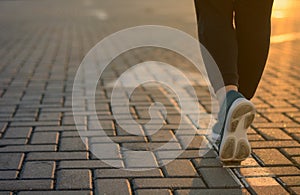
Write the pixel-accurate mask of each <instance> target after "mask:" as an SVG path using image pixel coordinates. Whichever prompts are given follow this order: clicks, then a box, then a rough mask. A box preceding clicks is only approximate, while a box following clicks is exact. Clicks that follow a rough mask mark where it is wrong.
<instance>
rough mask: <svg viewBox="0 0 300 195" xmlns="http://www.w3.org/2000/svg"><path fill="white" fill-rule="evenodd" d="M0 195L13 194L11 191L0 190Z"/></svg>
mask: <svg viewBox="0 0 300 195" xmlns="http://www.w3.org/2000/svg"><path fill="white" fill-rule="evenodd" d="M0 195H13V193H12V192H0Z"/></svg>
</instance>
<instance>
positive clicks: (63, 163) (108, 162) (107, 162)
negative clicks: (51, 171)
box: [59, 160, 124, 169]
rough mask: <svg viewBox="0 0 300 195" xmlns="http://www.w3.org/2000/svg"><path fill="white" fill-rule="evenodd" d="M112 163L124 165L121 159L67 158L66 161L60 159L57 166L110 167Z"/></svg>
mask: <svg viewBox="0 0 300 195" xmlns="http://www.w3.org/2000/svg"><path fill="white" fill-rule="evenodd" d="M112 165H114V167H117V168H122V167H124V164H123V161H122V160H105V161H101V160H67V161H60V162H59V168H62V169H69V168H74V169H75V168H82V169H83V168H89V169H96V168H111V167H112Z"/></svg>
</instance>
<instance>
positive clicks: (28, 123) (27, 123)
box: [10, 121, 59, 127]
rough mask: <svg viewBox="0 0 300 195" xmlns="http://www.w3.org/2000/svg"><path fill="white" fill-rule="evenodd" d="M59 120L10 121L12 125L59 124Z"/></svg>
mask: <svg viewBox="0 0 300 195" xmlns="http://www.w3.org/2000/svg"><path fill="white" fill-rule="evenodd" d="M58 125H59V121H21V122H18V121H16V122H12V123H10V126H11V127H35V126H58Z"/></svg>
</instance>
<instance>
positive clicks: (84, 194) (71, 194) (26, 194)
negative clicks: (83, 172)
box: [18, 190, 93, 195]
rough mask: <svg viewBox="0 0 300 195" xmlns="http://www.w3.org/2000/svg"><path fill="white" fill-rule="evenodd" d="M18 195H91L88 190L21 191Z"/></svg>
mask: <svg viewBox="0 0 300 195" xmlns="http://www.w3.org/2000/svg"><path fill="white" fill-rule="evenodd" d="M18 194H20V195H40V194H43V195H60V194H66V195H92V194H93V193H92V191H88V190H80V191H72V190H68V191H64V190H60V191H21V192H19V193H18Z"/></svg>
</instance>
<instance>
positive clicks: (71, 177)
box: [56, 169, 92, 190]
mask: <svg viewBox="0 0 300 195" xmlns="http://www.w3.org/2000/svg"><path fill="white" fill-rule="evenodd" d="M91 182H92V178H91V172H90V171H89V170H85V169H82V170H81V169H73V170H71V169H67V170H59V171H57V183H56V188H57V189H60V190H66V189H91V187H92V186H91V185H92V183H91Z"/></svg>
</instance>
